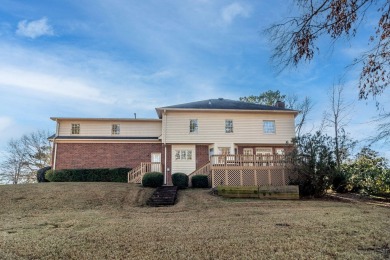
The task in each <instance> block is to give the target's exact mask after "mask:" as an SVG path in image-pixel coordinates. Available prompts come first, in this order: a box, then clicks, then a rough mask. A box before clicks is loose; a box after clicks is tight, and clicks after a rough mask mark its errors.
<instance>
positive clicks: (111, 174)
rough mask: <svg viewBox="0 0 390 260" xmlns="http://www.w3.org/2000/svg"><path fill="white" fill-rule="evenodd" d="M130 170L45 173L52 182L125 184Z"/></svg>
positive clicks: (76, 170)
mask: <svg viewBox="0 0 390 260" xmlns="http://www.w3.org/2000/svg"><path fill="white" fill-rule="evenodd" d="M130 170H131V168H114V169H107V168H104V169H64V170H55V171H53V170H49V171H47V172H46V173H45V177H46V179H47V180H49V181H52V182H127V174H128V173H129V171H130Z"/></svg>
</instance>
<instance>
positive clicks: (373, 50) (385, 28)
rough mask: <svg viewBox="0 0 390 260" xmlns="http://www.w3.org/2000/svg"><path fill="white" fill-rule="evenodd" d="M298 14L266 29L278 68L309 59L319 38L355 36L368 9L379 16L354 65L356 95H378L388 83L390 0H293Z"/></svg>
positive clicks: (315, 50) (294, 64)
mask: <svg viewBox="0 0 390 260" xmlns="http://www.w3.org/2000/svg"><path fill="white" fill-rule="evenodd" d="M295 3H296V6H297V7H298V9H299V10H297V12H298V15H297V16H295V17H290V18H287V19H285V20H284V21H282V22H279V23H276V24H273V25H271V26H270V27H269V28H268V29H266V33H267V34H268V36H269V39H270V41H271V42H272V43H273V44H274V49H273V54H272V56H271V60H272V61H273V62H274V63H275V64H276V65H277V66H278V67H279V68H280V69H281V70H283V69H285V68H286V67H290V66H296V65H298V64H299V63H300V62H301V61H302V60H311V59H313V58H314V56H315V54H316V52H318V51H319V48H318V40H319V39H320V38H321V37H324V36H325V37H326V36H328V37H330V39H331V40H332V41H333V42H335V41H336V40H337V39H340V38H347V39H349V38H351V37H354V36H355V35H356V32H357V29H358V26H359V24H360V23H362V22H363V21H364V18H365V15H366V14H367V13H368V12H375V13H376V14H377V15H378V23H377V25H376V27H375V28H373V29H374V30H373V31H372V34H371V37H370V38H369V39H367V41H368V42H369V44H370V45H369V46H370V49H369V50H368V51H366V52H365V53H363V54H362V55H361V56H360V57H356V59H355V61H354V64H362V65H363V67H362V71H361V73H360V81H359V85H358V87H359V90H360V94H359V98H360V99H367V97H368V96H370V95H372V96H373V97H375V96H377V95H380V94H381V93H382V92H383V91H384V89H385V88H386V87H388V85H389V84H390V69H389V67H390V1H389V0H382V1H379V0H295Z"/></svg>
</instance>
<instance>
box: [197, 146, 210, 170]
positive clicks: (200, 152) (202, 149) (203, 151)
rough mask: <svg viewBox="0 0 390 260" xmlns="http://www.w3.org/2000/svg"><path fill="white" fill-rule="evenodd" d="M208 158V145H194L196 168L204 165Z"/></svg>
mask: <svg viewBox="0 0 390 260" xmlns="http://www.w3.org/2000/svg"><path fill="white" fill-rule="evenodd" d="M208 161H210V159H209V146H208V145H196V169H198V168H200V167H202V166H203V165H205V164H206V163H207V162H208Z"/></svg>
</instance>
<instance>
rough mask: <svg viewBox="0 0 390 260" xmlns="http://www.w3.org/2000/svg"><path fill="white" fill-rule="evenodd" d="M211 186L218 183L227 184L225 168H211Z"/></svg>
mask: <svg viewBox="0 0 390 260" xmlns="http://www.w3.org/2000/svg"><path fill="white" fill-rule="evenodd" d="M212 174H213V187H216V186H219V185H228V184H227V183H226V180H225V170H219V169H216V170H213V171H212Z"/></svg>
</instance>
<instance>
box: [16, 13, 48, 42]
mask: <svg viewBox="0 0 390 260" xmlns="http://www.w3.org/2000/svg"><path fill="white" fill-rule="evenodd" d="M16 34H17V35H20V36H24V37H28V38H31V39H35V38H37V37H40V36H44V35H48V36H50V35H53V34H54V31H53V28H52V27H51V26H50V25H49V24H48V22H47V18H46V17H43V18H41V19H39V20H35V21H31V22H28V21H27V20H23V21H20V22H19V23H18V29H17V30H16Z"/></svg>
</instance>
